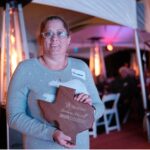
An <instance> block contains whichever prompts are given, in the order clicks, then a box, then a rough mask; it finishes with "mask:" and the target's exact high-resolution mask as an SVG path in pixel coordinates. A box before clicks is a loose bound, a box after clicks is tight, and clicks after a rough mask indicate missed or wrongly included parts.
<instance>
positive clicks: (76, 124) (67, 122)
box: [38, 86, 94, 144]
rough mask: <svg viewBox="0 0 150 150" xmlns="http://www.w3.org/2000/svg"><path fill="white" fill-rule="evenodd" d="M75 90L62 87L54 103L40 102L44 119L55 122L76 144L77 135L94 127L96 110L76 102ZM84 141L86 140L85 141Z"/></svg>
mask: <svg viewBox="0 0 150 150" xmlns="http://www.w3.org/2000/svg"><path fill="white" fill-rule="evenodd" d="M74 94H75V90H74V89H72V88H68V87H65V86H60V87H59V89H58V92H57V96H56V101H55V102H54V103H50V102H46V101H43V100H38V104H39V106H40V109H41V111H42V114H43V117H44V118H45V119H46V120H47V121H48V122H55V123H56V124H57V126H58V128H59V129H60V130H61V131H63V133H65V134H66V135H68V136H70V137H71V139H72V140H71V143H72V144H75V143H76V134H77V133H79V132H82V131H84V130H88V129H89V128H91V127H92V125H93V122H94V108H93V107H92V106H90V105H88V104H84V103H82V102H78V101H75V100H74V99H73V98H74ZM83 140H84V139H83Z"/></svg>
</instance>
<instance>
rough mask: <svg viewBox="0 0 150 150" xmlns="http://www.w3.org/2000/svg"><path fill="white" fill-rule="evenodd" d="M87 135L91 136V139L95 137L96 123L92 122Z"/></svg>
mask: <svg viewBox="0 0 150 150" xmlns="http://www.w3.org/2000/svg"><path fill="white" fill-rule="evenodd" d="M89 135H92V136H93V138H96V137H97V125H96V121H94V123H93V127H92V128H91V129H90V130H89Z"/></svg>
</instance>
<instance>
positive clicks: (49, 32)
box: [41, 31, 68, 39]
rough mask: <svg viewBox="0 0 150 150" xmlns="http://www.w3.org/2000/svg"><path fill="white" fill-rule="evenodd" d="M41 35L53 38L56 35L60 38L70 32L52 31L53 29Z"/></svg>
mask: <svg viewBox="0 0 150 150" xmlns="http://www.w3.org/2000/svg"><path fill="white" fill-rule="evenodd" d="M41 35H42V37H43V38H45V39H46V38H47V39H51V38H52V37H54V35H56V36H57V37H58V38H60V39H63V38H65V37H67V36H68V33H67V32H66V31H58V32H56V33H54V32H52V31H48V32H43V33H41Z"/></svg>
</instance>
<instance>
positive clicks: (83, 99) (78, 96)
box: [74, 93, 92, 105]
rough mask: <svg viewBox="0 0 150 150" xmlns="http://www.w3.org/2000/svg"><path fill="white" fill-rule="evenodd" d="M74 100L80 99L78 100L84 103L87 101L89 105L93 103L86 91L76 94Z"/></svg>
mask: <svg viewBox="0 0 150 150" xmlns="http://www.w3.org/2000/svg"><path fill="white" fill-rule="evenodd" d="M74 100H76V101H78V102H82V103H86V104H89V105H92V99H91V97H90V96H89V95H87V94H84V93H80V94H76V95H75V96H74Z"/></svg>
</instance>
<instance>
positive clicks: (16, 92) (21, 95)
mask: <svg viewBox="0 0 150 150" xmlns="http://www.w3.org/2000/svg"><path fill="white" fill-rule="evenodd" d="M28 93H29V89H28V87H27V85H26V77H25V66H24V65H23V64H20V65H19V66H18V67H17V69H16V70H15V73H14V74H13V76H12V79H11V81H10V84H9V88H8V95H7V107H6V108H7V119H8V124H9V126H10V127H11V128H14V129H16V130H17V131H19V132H21V133H23V134H26V135H30V136H34V137H37V138H40V139H43V140H53V138H52V135H53V133H54V130H56V128H54V127H52V126H50V125H48V124H44V123H42V122H41V121H39V120H37V119H35V118H32V117H31V116H29V115H28V114H27V111H26V110H27V98H28Z"/></svg>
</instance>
